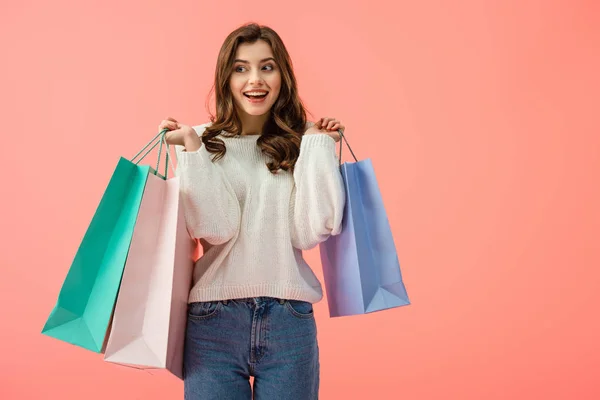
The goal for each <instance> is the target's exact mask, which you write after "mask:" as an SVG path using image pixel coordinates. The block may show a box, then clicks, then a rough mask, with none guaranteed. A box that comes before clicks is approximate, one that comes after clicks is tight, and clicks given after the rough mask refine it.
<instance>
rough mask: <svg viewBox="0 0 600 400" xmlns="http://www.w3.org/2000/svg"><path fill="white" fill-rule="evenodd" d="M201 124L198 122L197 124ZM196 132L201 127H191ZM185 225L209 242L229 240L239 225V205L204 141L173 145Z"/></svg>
mask: <svg viewBox="0 0 600 400" xmlns="http://www.w3.org/2000/svg"><path fill="white" fill-rule="evenodd" d="M200 127H202V126H200ZM194 129H195V130H196V133H198V135H199V136H200V135H201V134H202V131H203V129H200V130H199V129H197V127H194ZM175 151H176V155H177V169H176V171H175V173H176V176H178V177H179V179H180V193H181V198H182V202H183V210H184V214H185V220H186V225H187V227H188V231H189V232H190V235H191V236H192V237H194V238H198V239H205V240H206V241H207V242H208V243H210V244H213V245H218V244H223V243H225V242H227V241H229V240H231V239H232V238H233V237H234V236H235V234H236V233H237V231H238V229H239V222H240V206H239V202H238V200H237V197H236V196H235V193H234V191H233V188H232V186H231V184H230V183H229V181H228V180H227V177H226V176H225V172H224V171H223V169H222V168H221V166H219V165H216V164H214V163H213V162H212V160H211V153H209V152H208V151H207V150H206V149H205V147H204V144H203V145H202V146H201V147H200V148H199V149H198V150H197V151H192V152H187V151H185V149H184V147H183V146H175Z"/></svg>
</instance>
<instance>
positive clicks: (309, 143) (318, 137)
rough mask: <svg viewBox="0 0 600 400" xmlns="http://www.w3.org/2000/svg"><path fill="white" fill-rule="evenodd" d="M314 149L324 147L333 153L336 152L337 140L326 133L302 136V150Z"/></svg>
mask: <svg viewBox="0 0 600 400" xmlns="http://www.w3.org/2000/svg"><path fill="white" fill-rule="evenodd" d="M313 147H324V148H327V149H330V150H331V151H335V140H333V138H332V137H331V136H329V135H327V134H325V133H314V134H310V135H304V136H302V142H300V149H302V148H313Z"/></svg>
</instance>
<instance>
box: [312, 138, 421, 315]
mask: <svg viewBox="0 0 600 400" xmlns="http://www.w3.org/2000/svg"><path fill="white" fill-rule="evenodd" d="M340 134H341V132H340ZM342 137H343V139H344V140H346V138H345V137H344V136H343V135H342ZM346 144H348V142H347V141H346ZM341 146H342V143H341V140H340V163H341V150H342V149H341ZM348 148H350V146H349V144H348ZM350 151H351V152H352V149H351V148H350ZM352 155H353V156H354V153H353V152H352ZM354 160H355V161H356V162H354V163H344V164H343V165H341V166H340V171H341V174H342V178H343V181H344V187H345V192H346V203H345V208H344V214H343V219H342V231H341V233H340V234H339V235H335V236H330V237H329V238H328V239H327V240H326V241H325V242H323V243H321V244H320V246H319V249H320V255H321V262H322V265H323V278H324V281H325V288H326V294H327V301H328V304H329V315H330V316H331V317H339V316H347V315H357V314H366V313H371V312H375V311H381V310H385V309H389V308H393V307H400V306H405V305H408V304H410V301H409V299H408V295H407V293H406V288H405V286H404V283H403V280H402V273H401V270H400V263H399V260H398V253H397V251H396V247H395V244H394V239H393V237H392V231H391V228H390V224H389V221H388V217H387V214H386V212H385V208H384V204H383V199H382V196H381V192H380V190H379V186H378V183H377V178H376V176H375V171H374V169H373V165H372V162H371V160H370V159H366V160H361V161H358V160H357V159H356V156H354Z"/></svg>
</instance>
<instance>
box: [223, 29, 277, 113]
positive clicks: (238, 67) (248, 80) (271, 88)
mask: <svg viewBox="0 0 600 400" xmlns="http://www.w3.org/2000/svg"><path fill="white" fill-rule="evenodd" d="M229 87H230V88H231V92H232V94H233V99H234V101H235V105H236V108H237V110H238V112H239V113H242V114H247V115H250V116H261V115H265V114H267V113H268V112H269V111H270V110H271V107H272V106H273V104H275V101H276V100H277V97H278V96H279V90H280V89H281V72H280V70H279V66H278V65H277V64H276V63H275V60H274V58H273V51H272V50H271V46H270V45H269V44H268V43H267V42H265V41H264V40H257V41H256V42H254V43H242V44H240V45H239V46H238V48H237V51H236V53H235V62H234V65H233V72H232V74H231V78H230V79H229ZM252 94H254V95H260V97H258V96H256V97H254V96H251V95H252ZM265 94H266V95H265Z"/></svg>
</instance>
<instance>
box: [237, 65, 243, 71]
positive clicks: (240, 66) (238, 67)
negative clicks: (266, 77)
mask: <svg viewBox="0 0 600 400" xmlns="http://www.w3.org/2000/svg"><path fill="white" fill-rule="evenodd" d="M240 68H245V67H243V66H242V65H238V66H237V67H235V72H243V71H240Z"/></svg>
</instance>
